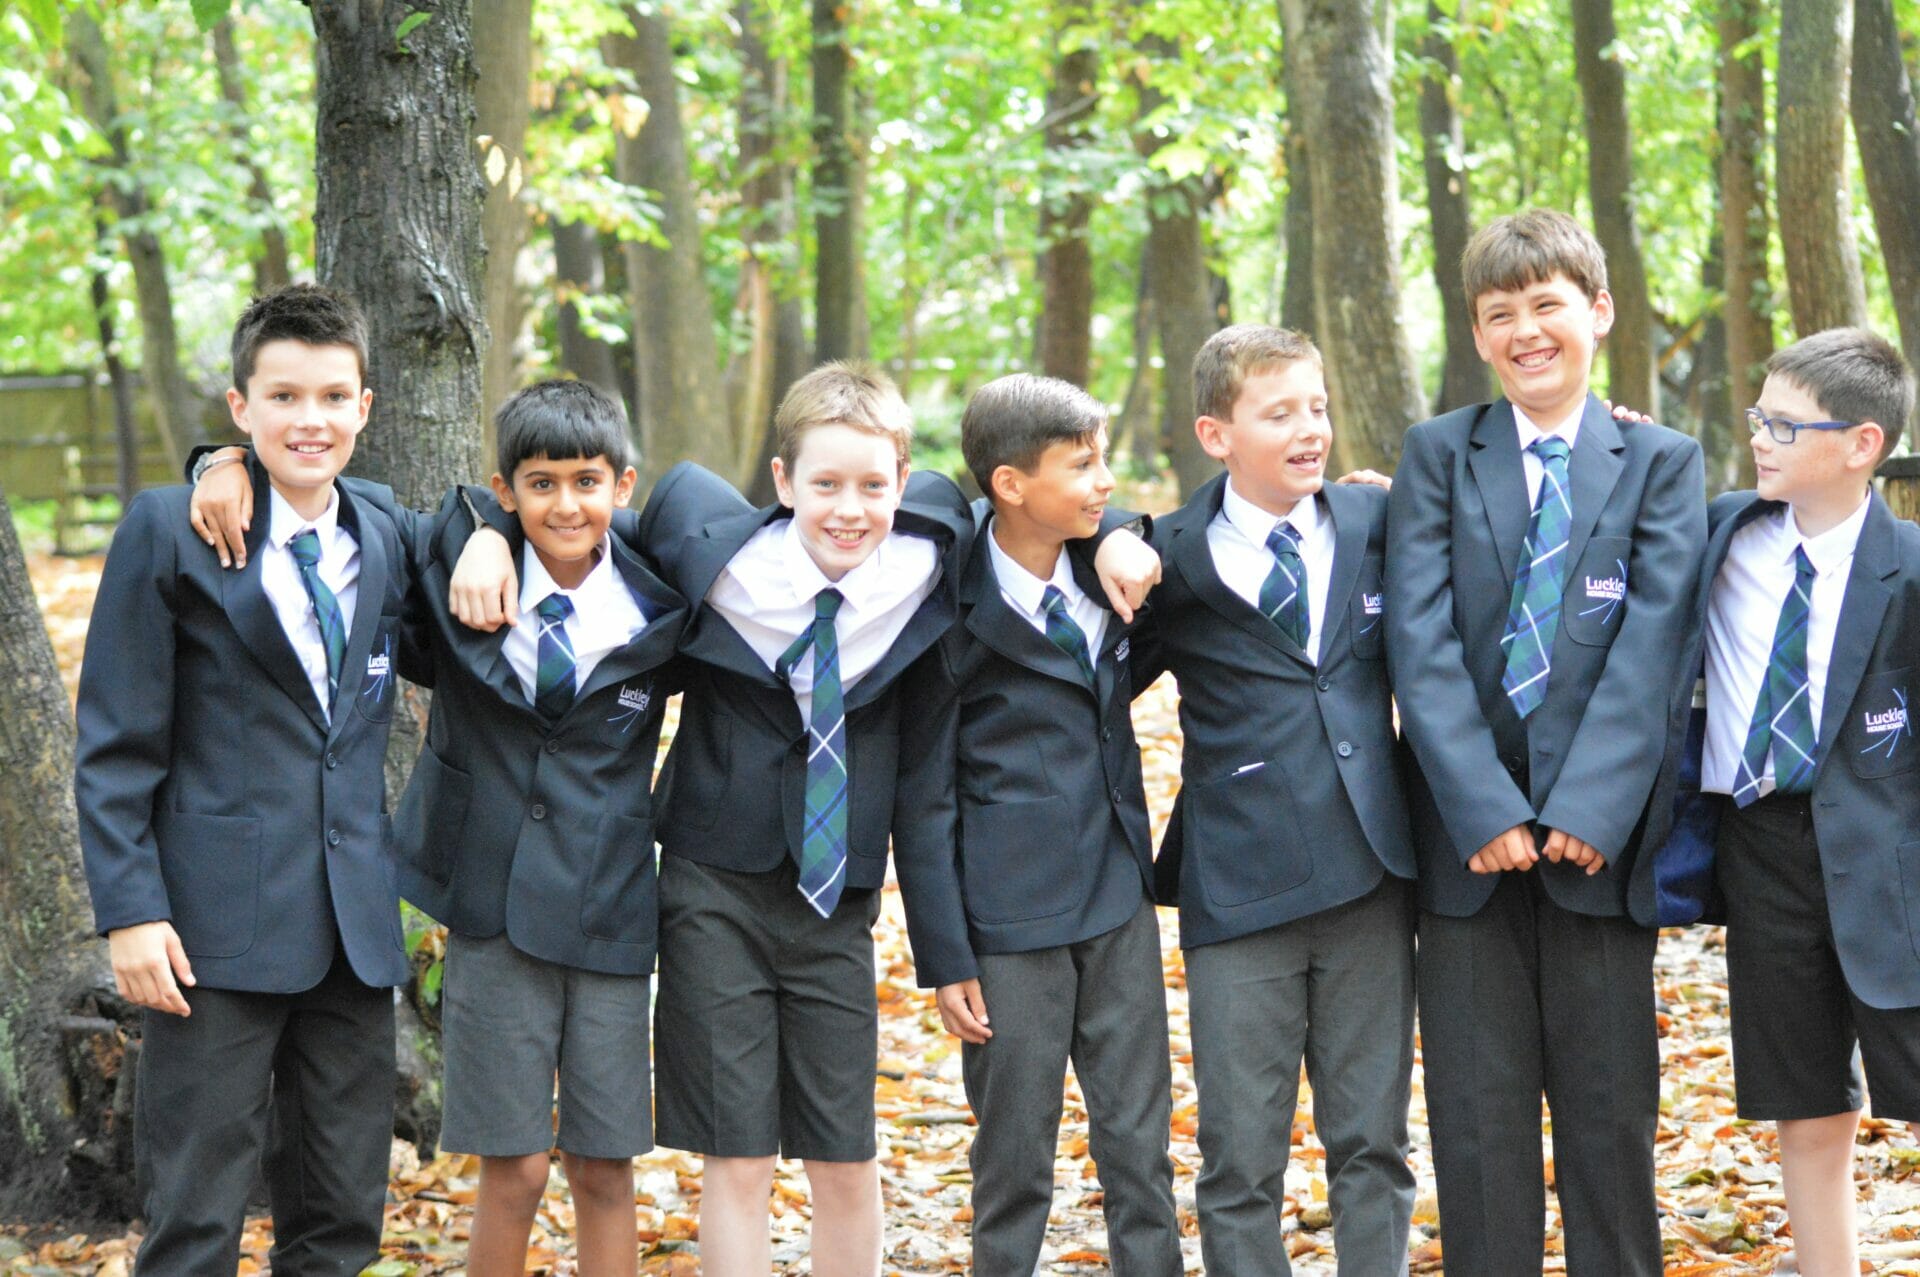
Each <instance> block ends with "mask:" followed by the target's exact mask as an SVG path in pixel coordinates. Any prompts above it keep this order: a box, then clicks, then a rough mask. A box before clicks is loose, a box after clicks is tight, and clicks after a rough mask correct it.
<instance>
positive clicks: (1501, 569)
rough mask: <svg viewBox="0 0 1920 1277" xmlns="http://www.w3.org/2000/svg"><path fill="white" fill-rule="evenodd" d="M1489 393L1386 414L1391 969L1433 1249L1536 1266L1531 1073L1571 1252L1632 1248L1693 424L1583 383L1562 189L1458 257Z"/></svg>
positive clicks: (1649, 1239)
mask: <svg viewBox="0 0 1920 1277" xmlns="http://www.w3.org/2000/svg"><path fill="white" fill-rule="evenodd" d="M1462 270H1463V273H1464V275H1465V279H1466V293H1467V297H1466V300H1467V303H1468V305H1469V306H1470V307H1471V308H1472V311H1473V321H1474V340H1475V342H1476V344H1477V345H1478V347H1479V350H1480V355H1481V357H1482V358H1483V359H1485V360H1487V362H1488V363H1490V364H1491V365H1493V368H1494V371H1495V373H1496V374H1497V375H1498V377H1499V379H1500V385H1501V389H1502V390H1503V391H1504V392H1505V393H1504V396H1503V397H1502V398H1501V399H1499V400H1497V401H1495V402H1494V403H1492V404H1479V405H1475V406H1473V407H1470V408H1463V409H1460V410H1458V411H1456V412H1451V413H1448V414H1446V415H1444V416H1441V417H1437V418H1434V419H1433V420H1431V421H1426V422H1423V423H1421V424H1419V425H1417V426H1415V427H1414V428H1413V429H1412V430H1410V431H1409V432H1408V433H1407V436H1406V444H1405V451H1404V453H1403V454H1402V458H1401V462H1400V467H1399V470H1398V473H1397V474H1396V475H1395V478H1394V486H1393V493H1392V498H1391V518H1390V522H1389V535H1388V550H1387V625H1386V629H1387V646H1388V656H1389V660H1390V663H1391V665H1392V668H1393V682H1394V688H1395V691H1396V694H1397V698H1398V700H1397V704H1398V708H1399V712H1400V722H1401V727H1402V730H1403V731H1404V733H1405V735H1406V739H1407V741H1408V743H1409V744H1410V745H1411V746H1412V749H1413V754H1414V757H1415V759H1416V760H1417V761H1418V768H1417V770H1416V771H1415V773H1414V774H1413V775H1411V776H1410V777H1409V804H1410V807H1411V814H1412V820H1413V831H1414V843H1415V848H1416V852H1417V855H1418V857H1419V862H1420V876H1419V906H1420V910H1419V948H1418V955H1419V956H1418V963H1417V975H1418V985H1419V1001H1420V1031H1421V1044H1422V1058H1423V1061H1424V1064H1425V1069H1426V1094H1427V1109H1428V1116H1429V1119H1430V1123H1431V1129H1432V1133H1433V1144H1434V1164H1435V1171H1436V1175H1437V1179H1438V1186H1439V1196H1440V1216H1441V1227H1442V1230H1443V1232H1442V1237H1443V1240H1444V1244H1445V1246H1446V1250H1447V1262H1448V1267H1449V1268H1453V1267H1459V1268H1460V1270H1461V1271H1463V1272H1470V1273H1474V1274H1486V1275H1488V1277H1509V1275H1513V1274H1521V1273H1538V1272H1539V1271H1540V1263H1541V1254H1542V1242H1543V1238H1542V1229H1543V1218H1544V1215H1545V1202H1544V1196H1545V1189H1544V1184H1543V1166H1542V1158H1541V1148H1540V1096H1541V1093H1542V1091H1543V1090H1544V1092H1545V1093H1546V1097H1547V1103H1548V1105H1549V1107H1550V1108H1551V1110H1552V1114H1553V1140H1554V1167H1555V1182H1556V1186H1557V1189H1558V1193H1559V1199H1560V1208H1561V1215H1562V1218H1563V1220H1564V1223H1565V1245H1566V1256H1567V1270H1568V1272H1569V1273H1571V1274H1573V1277H1587V1275H1592V1277H1627V1275H1629V1274H1657V1273H1658V1272H1659V1271H1660V1267H1661V1261H1660V1231H1659V1223H1658V1219H1657V1216H1656V1212H1655V1206H1654V1197H1653V1135H1654V1126H1655V1119H1656V1110H1657V1106H1658V1103H1659V1057H1658V1051H1657V1049H1656V1041H1655V1037H1656V1034H1655V1025H1654V1006H1653V984H1652V965H1653V952H1654V942H1655V938H1656V935H1657V933H1656V931H1655V930H1654V927H1653V921H1654V919H1653V914H1652V900H1653V892H1652V888H1651V879H1652V872H1651V870H1652V862H1653V856H1652V849H1653V848H1656V847H1658V846H1659V845H1660V843H1661V841H1662V840H1663V839H1664V837H1665V834H1666V829H1667V826H1668V824H1669V822H1670V820H1671V813H1672V806H1671V801H1670V798H1663V797H1662V795H1668V794H1670V782H1671V775H1672V771H1673V768H1674V765H1675V763H1676V761H1677V754H1678V749H1679V745H1680V743H1681V740H1682V739H1683V737H1684V730H1685V721H1686V719H1685V716H1686V708H1687V706H1686V690H1687V688H1688V686H1690V683H1691V680H1690V679H1688V678H1686V677H1685V676H1684V672H1683V670H1682V665H1683V664H1684V662H1682V663H1680V664H1676V662H1675V661H1674V653H1676V652H1678V651H1680V650H1681V648H1682V647H1683V646H1684V642H1685V639H1686V636H1687V632H1688V627H1689V616H1690V605H1691V598H1692V595H1693V591H1694V583H1695V580H1696V574H1697V572H1698V568H1699V563H1700V556H1701V552H1702V549H1703V546H1704V543H1705V503H1704V496H1703V487H1704V484H1703V478H1702V474H1703V472H1702V466H1701V460H1700V449H1699V446H1698V445H1697V444H1695V443H1694V442H1693V441H1692V440H1690V439H1687V438H1686V437H1684V436H1682V435H1680V434H1678V433H1676V432H1674V431H1671V430H1667V429H1665V428H1663V427H1660V426H1657V425H1652V424H1650V423H1649V424H1633V423H1616V422H1615V421H1614V420H1613V419H1612V418H1611V417H1610V416H1609V415H1608V414H1607V412H1606V410H1605V409H1604V408H1603V407H1602V405H1601V403H1600V401H1599V400H1597V399H1595V398H1594V397H1593V396H1592V395H1591V394H1590V393H1589V392H1588V389H1587V382H1588V377H1589V374H1590V371H1591V367H1592V361H1593V352H1594V347H1595V345H1596V344H1597V343H1598V342H1599V340H1600V339H1601V338H1602V337H1604V336H1605V335H1606V333H1607V331H1608V329H1609V328H1610V327H1611V325H1612V321H1613V303H1612V298H1611V297H1610V296H1609V295H1608V293H1607V291H1606V262H1605V258H1604V256H1603V255H1602V253H1601V251H1600V247H1599V245H1598V244H1597V243H1595V242H1594V240H1593V237H1592V236H1591V235H1590V234H1588V233H1587V231H1586V230H1585V229H1584V228H1582V227H1581V226H1580V225H1579V224H1578V223H1576V222H1574V221H1573V220H1572V219H1571V218H1569V217H1567V216H1565V215H1564V214H1560V213H1553V212H1545V211H1531V212H1527V213H1522V214H1519V215H1517V216H1510V217H1502V218H1499V219H1498V220H1496V221H1495V222H1493V223H1492V224H1491V225H1489V226H1488V227H1486V228H1485V229H1484V230H1482V231H1481V232H1480V233H1479V234H1478V235H1476V236H1475V237H1474V239H1473V241H1472V243H1470V244H1469V245H1468V248H1467V251H1466V254H1465V256H1464V258H1463V261H1462Z"/></svg>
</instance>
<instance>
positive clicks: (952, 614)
mask: <svg viewBox="0 0 1920 1277" xmlns="http://www.w3.org/2000/svg"><path fill="white" fill-rule="evenodd" d="M963 508H964V507H963ZM971 517H972V516H971V515H970V514H968V515H964V516H963V515H961V514H959V513H958V512H956V513H955V514H954V515H953V517H952V518H951V519H947V518H942V517H933V516H931V515H928V514H924V513H919V512H916V510H915V509H913V508H911V507H908V506H902V507H901V508H900V510H899V512H898V513H897V514H895V516H894V521H893V526H894V530H895V531H896V532H906V533H910V534H911V535H914V536H919V537H925V538H926V539H927V540H929V541H931V542H933V545H934V549H935V551H936V552H937V553H938V555H939V566H938V567H936V568H935V569H934V570H935V572H936V573H937V574H938V575H937V576H936V577H935V581H934V587H933V593H931V594H929V595H928V596H927V597H926V598H925V599H924V600H922V602H921V604H920V606H919V607H918V608H916V609H915V610H914V613H913V615H912V616H911V617H909V618H907V625H906V628H905V629H903V630H901V631H900V637H898V638H896V639H895V640H894V641H893V644H892V646H890V647H888V648H887V650H886V653H885V654H884V655H883V656H881V658H880V661H879V663H878V664H876V665H875V666H874V667H873V668H872V669H870V670H868V671H867V672H866V673H865V674H864V675H862V676H861V678H860V681H859V682H857V683H855V684H854V685H853V686H852V687H850V688H848V689H847V699H846V705H847V709H848V711H849V712H851V711H853V710H856V709H859V708H860V707H861V706H863V705H865V704H867V703H868V702H869V701H872V700H875V699H877V698H878V697H879V696H880V694H881V693H883V692H885V691H886V690H887V688H888V687H889V686H891V685H892V683H893V680H894V679H895V678H897V677H899V675H900V673H901V672H902V671H903V670H905V669H906V668H907V666H909V665H911V664H913V662H914V661H915V660H917V659H919V657H920V655H921V653H923V652H925V651H926V650H927V649H928V648H930V647H932V646H933V645H934V644H935V643H937V642H939V641H940V636H941V635H942V634H945V633H946V632H947V630H948V628H949V627H950V626H952V624H953V622H954V620H955V619H956V618H957V617H958V616H959V614H960V605H959V601H958V596H957V594H956V593H955V590H954V586H953V576H954V572H955V571H956V565H955V563H954V557H955V547H956V545H957V542H958V536H959V533H957V532H956V531H955V529H956V527H958V526H959V525H961V524H962V523H964V522H965V521H966V520H967V519H970V518H971Z"/></svg>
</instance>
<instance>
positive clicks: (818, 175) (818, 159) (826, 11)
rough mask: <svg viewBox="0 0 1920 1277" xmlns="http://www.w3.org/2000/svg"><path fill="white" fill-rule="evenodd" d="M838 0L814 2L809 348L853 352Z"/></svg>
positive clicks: (847, 136) (849, 63)
mask: <svg viewBox="0 0 1920 1277" xmlns="http://www.w3.org/2000/svg"><path fill="white" fill-rule="evenodd" d="M845 13H846V11H845V9H844V8H843V6H842V3H841V0H813V49H812V59H811V61H812V67H813V205H814V214H813V236H814V274H813V348H814V356H815V357H816V358H817V359H820V360H822V361H825V360H829V359H847V358H850V357H851V356H852V355H853V351H854V333H853V328H854V322H853V295H854V294H853V284H854V252H855V248H856V245H855V241H854V220H853V194H854V192H853V149H852V143H851V139H852V134H853V60H852V58H851V56H850V55H849V53H848V49H847V26H846V18H845Z"/></svg>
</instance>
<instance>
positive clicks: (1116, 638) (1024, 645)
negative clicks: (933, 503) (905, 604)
mask: <svg viewBox="0 0 1920 1277" xmlns="http://www.w3.org/2000/svg"><path fill="white" fill-rule="evenodd" d="M992 535H993V531H992V520H991V518H989V519H988V520H987V522H985V523H984V524H983V525H982V526H981V528H980V530H979V532H978V533H977V534H976V535H975V536H974V538H973V548H972V549H971V550H970V551H969V552H968V554H967V562H966V566H965V567H964V568H962V569H961V573H960V610H961V612H962V613H963V614H964V615H965V618H966V627H967V630H968V632H970V633H971V634H973V635H974V637H976V638H978V639H979V640H980V641H981V642H982V643H984V644H985V645H986V646H987V647H989V648H991V649H993V650H994V651H995V652H998V653H999V654H1000V655H1002V656H1004V657H1006V658H1007V659H1008V660H1010V661H1012V662H1013V663H1014V664H1016V665H1020V666H1024V667H1025V668H1027V669H1030V670H1032V671H1034V672H1035V673H1036V674H1044V675H1046V676H1047V677H1048V678H1057V679H1059V680H1061V681H1062V682H1066V683H1072V684H1073V685H1075V686H1076V687H1086V680H1085V679H1084V678H1082V677H1081V675H1080V666H1079V665H1078V664H1077V663H1075V661H1074V659H1073V658H1072V657H1070V656H1068V655H1067V654H1066V653H1065V652H1063V651H1061V650H1060V649H1059V648H1057V647H1055V646H1054V645H1053V643H1052V641H1051V640H1049V639H1048V638H1047V637H1046V635H1044V634H1042V633H1041V632H1040V631H1039V630H1036V629H1034V628H1033V623H1032V622H1030V621H1028V620H1027V618H1025V617H1024V616H1021V615H1020V614H1019V613H1018V612H1016V611H1014V610H1013V608H1012V607H1011V606H1010V605H1009V604H1008V603H1007V600H1006V599H1005V597H1003V596H1002V595H1001V593H1000V582H999V579H998V578H996V577H995V576H994V574H993V554H992V551H991V550H990V549H989V548H988V546H987V538H988V537H990V536H992ZM1067 563H1068V566H1069V568H1070V569H1071V571H1072V572H1073V580H1074V584H1076V585H1078V586H1079V587H1080V589H1081V590H1082V591H1083V592H1084V593H1085V594H1086V595H1087V597H1088V598H1090V599H1092V600H1093V601H1094V604H1095V605H1096V606H1098V607H1100V608H1101V609H1102V610H1104V611H1107V612H1108V613H1109V616H1108V618H1107V624H1106V627H1105V629H1104V631H1103V632H1102V635H1101V641H1100V651H1099V652H1098V653H1097V654H1095V660H1094V679H1095V682H1096V684H1097V686H1096V687H1093V688H1089V689H1088V690H1089V691H1091V692H1094V693H1095V694H1096V695H1097V697H1098V699H1099V700H1100V702H1101V703H1102V704H1105V703H1106V699H1107V692H1108V691H1110V690H1111V688H1112V686H1113V682H1114V670H1113V665H1114V662H1113V660H1112V659H1111V658H1112V654H1113V651H1114V649H1115V648H1116V647H1117V646H1119V644H1120V643H1121V642H1122V641H1123V639H1124V638H1125V636H1126V634H1127V633H1128V632H1129V627H1127V626H1125V625H1122V624H1121V623H1120V620H1119V618H1118V617H1115V616H1112V615H1111V612H1112V609H1111V608H1109V607H1108V606H1107V596H1106V591H1105V590H1103V589H1101V588H1100V580H1099V578H1098V576H1096V575H1095V574H1094V573H1093V572H1092V571H1090V570H1089V569H1087V568H1086V567H1085V566H1084V565H1083V564H1082V563H1081V562H1080V561H1079V560H1078V559H1076V558H1075V557H1074V556H1073V555H1071V554H1069V555H1068V556H1067Z"/></svg>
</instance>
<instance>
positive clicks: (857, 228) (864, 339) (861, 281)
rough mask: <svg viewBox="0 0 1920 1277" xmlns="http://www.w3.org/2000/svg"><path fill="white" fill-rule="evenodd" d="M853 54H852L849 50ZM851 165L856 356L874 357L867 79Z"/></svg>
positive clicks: (860, 93)
mask: <svg viewBox="0 0 1920 1277" xmlns="http://www.w3.org/2000/svg"><path fill="white" fill-rule="evenodd" d="M849 58H851V54H849ZM850 139H851V140H850V143H849V145H850V146H851V148H852V149H851V163H850V167H849V168H848V170H847V172H848V177H847V190H848V191H849V192H850V195H849V198H848V202H847V216H848V217H849V218H850V219H851V220H852V222H853V229H852V230H850V231H849V232H848V233H847V237H848V242H849V243H851V244H852V246H853V249H852V252H853V259H852V260H853V320H852V330H853V358H855V359H871V358H873V317H872V312H871V311H870V310H869V309H868V306H867V208H868V201H867V183H868V181H869V179H870V178H871V177H872V176H873V163H872V156H873V90H872V88H871V87H870V86H869V85H867V84H866V83H865V82H864V81H862V82H857V83H856V84H855V85H854V88H853V132H852V134H851V135H850Z"/></svg>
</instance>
